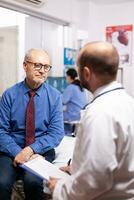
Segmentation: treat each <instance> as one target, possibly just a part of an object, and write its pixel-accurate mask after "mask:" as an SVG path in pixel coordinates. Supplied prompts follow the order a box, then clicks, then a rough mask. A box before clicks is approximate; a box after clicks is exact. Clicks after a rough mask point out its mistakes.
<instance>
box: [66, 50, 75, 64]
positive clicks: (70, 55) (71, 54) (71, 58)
mask: <svg viewBox="0 0 134 200" xmlns="http://www.w3.org/2000/svg"><path fill="white" fill-rule="evenodd" d="M75 62H76V49H71V48H64V65H65V66H74V65H75Z"/></svg>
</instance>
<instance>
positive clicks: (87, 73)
mask: <svg viewBox="0 0 134 200" xmlns="http://www.w3.org/2000/svg"><path fill="white" fill-rule="evenodd" d="M91 73H92V71H91V69H90V68H89V67H84V68H83V75H84V77H85V80H87V81H88V80H90V79H91Z"/></svg>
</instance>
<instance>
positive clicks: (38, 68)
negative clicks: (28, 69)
mask: <svg viewBox="0 0 134 200" xmlns="http://www.w3.org/2000/svg"><path fill="white" fill-rule="evenodd" d="M26 62H27V63H31V64H33V65H34V69H35V70H37V71H39V70H41V69H42V67H43V68H44V71H45V72H49V71H50V69H51V68H52V66H51V65H48V64H45V65H43V64H41V63H34V62H31V61H26Z"/></svg>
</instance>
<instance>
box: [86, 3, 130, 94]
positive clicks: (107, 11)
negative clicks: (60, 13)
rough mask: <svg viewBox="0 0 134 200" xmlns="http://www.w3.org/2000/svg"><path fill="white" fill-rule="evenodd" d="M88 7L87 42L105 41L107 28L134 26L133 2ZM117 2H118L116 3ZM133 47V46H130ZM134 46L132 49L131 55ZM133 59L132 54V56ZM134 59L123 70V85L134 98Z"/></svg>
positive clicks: (91, 4) (94, 4) (93, 4)
mask: <svg viewBox="0 0 134 200" xmlns="http://www.w3.org/2000/svg"><path fill="white" fill-rule="evenodd" d="M93 2H94V1H93V0H92V1H90V6H89V13H90V17H89V27H90V28H89V40H105V28H106V27H107V26H116V25H128V24H129V25H130V24H132V25H133V24H134V2H131V1H130V2H129V1H126V2H122V3H113V4H112V3H108V4H107V3H105V4H99V3H93ZM117 2H118V1H117ZM132 45H133V44H132ZM133 51H134V46H133V47H132V53H133ZM132 57H133V54H132ZM133 77H134V57H133V58H132V66H129V67H124V68H123V85H124V87H125V88H126V90H127V91H128V93H129V94H131V95H132V96H133V97H134V78H133Z"/></svg>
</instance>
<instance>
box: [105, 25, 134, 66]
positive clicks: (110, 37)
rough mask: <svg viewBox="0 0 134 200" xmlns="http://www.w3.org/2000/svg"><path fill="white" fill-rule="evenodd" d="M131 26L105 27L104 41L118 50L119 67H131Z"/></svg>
mask: <svg viewBox="0 0 134 200" xmlns="http://www.w3.org/2000/svg"><path fill="white" fill-rule="evenodd" d="M132 31H133V26H132V25H120V26H108V27H106V40H107V41H109V42H111V43H112V44H113V45H114V46H115V47H116V48H117V50H118V53H119V56H120V63H119V65H120V67H124V66H131V65H132Z"/></svg>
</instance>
